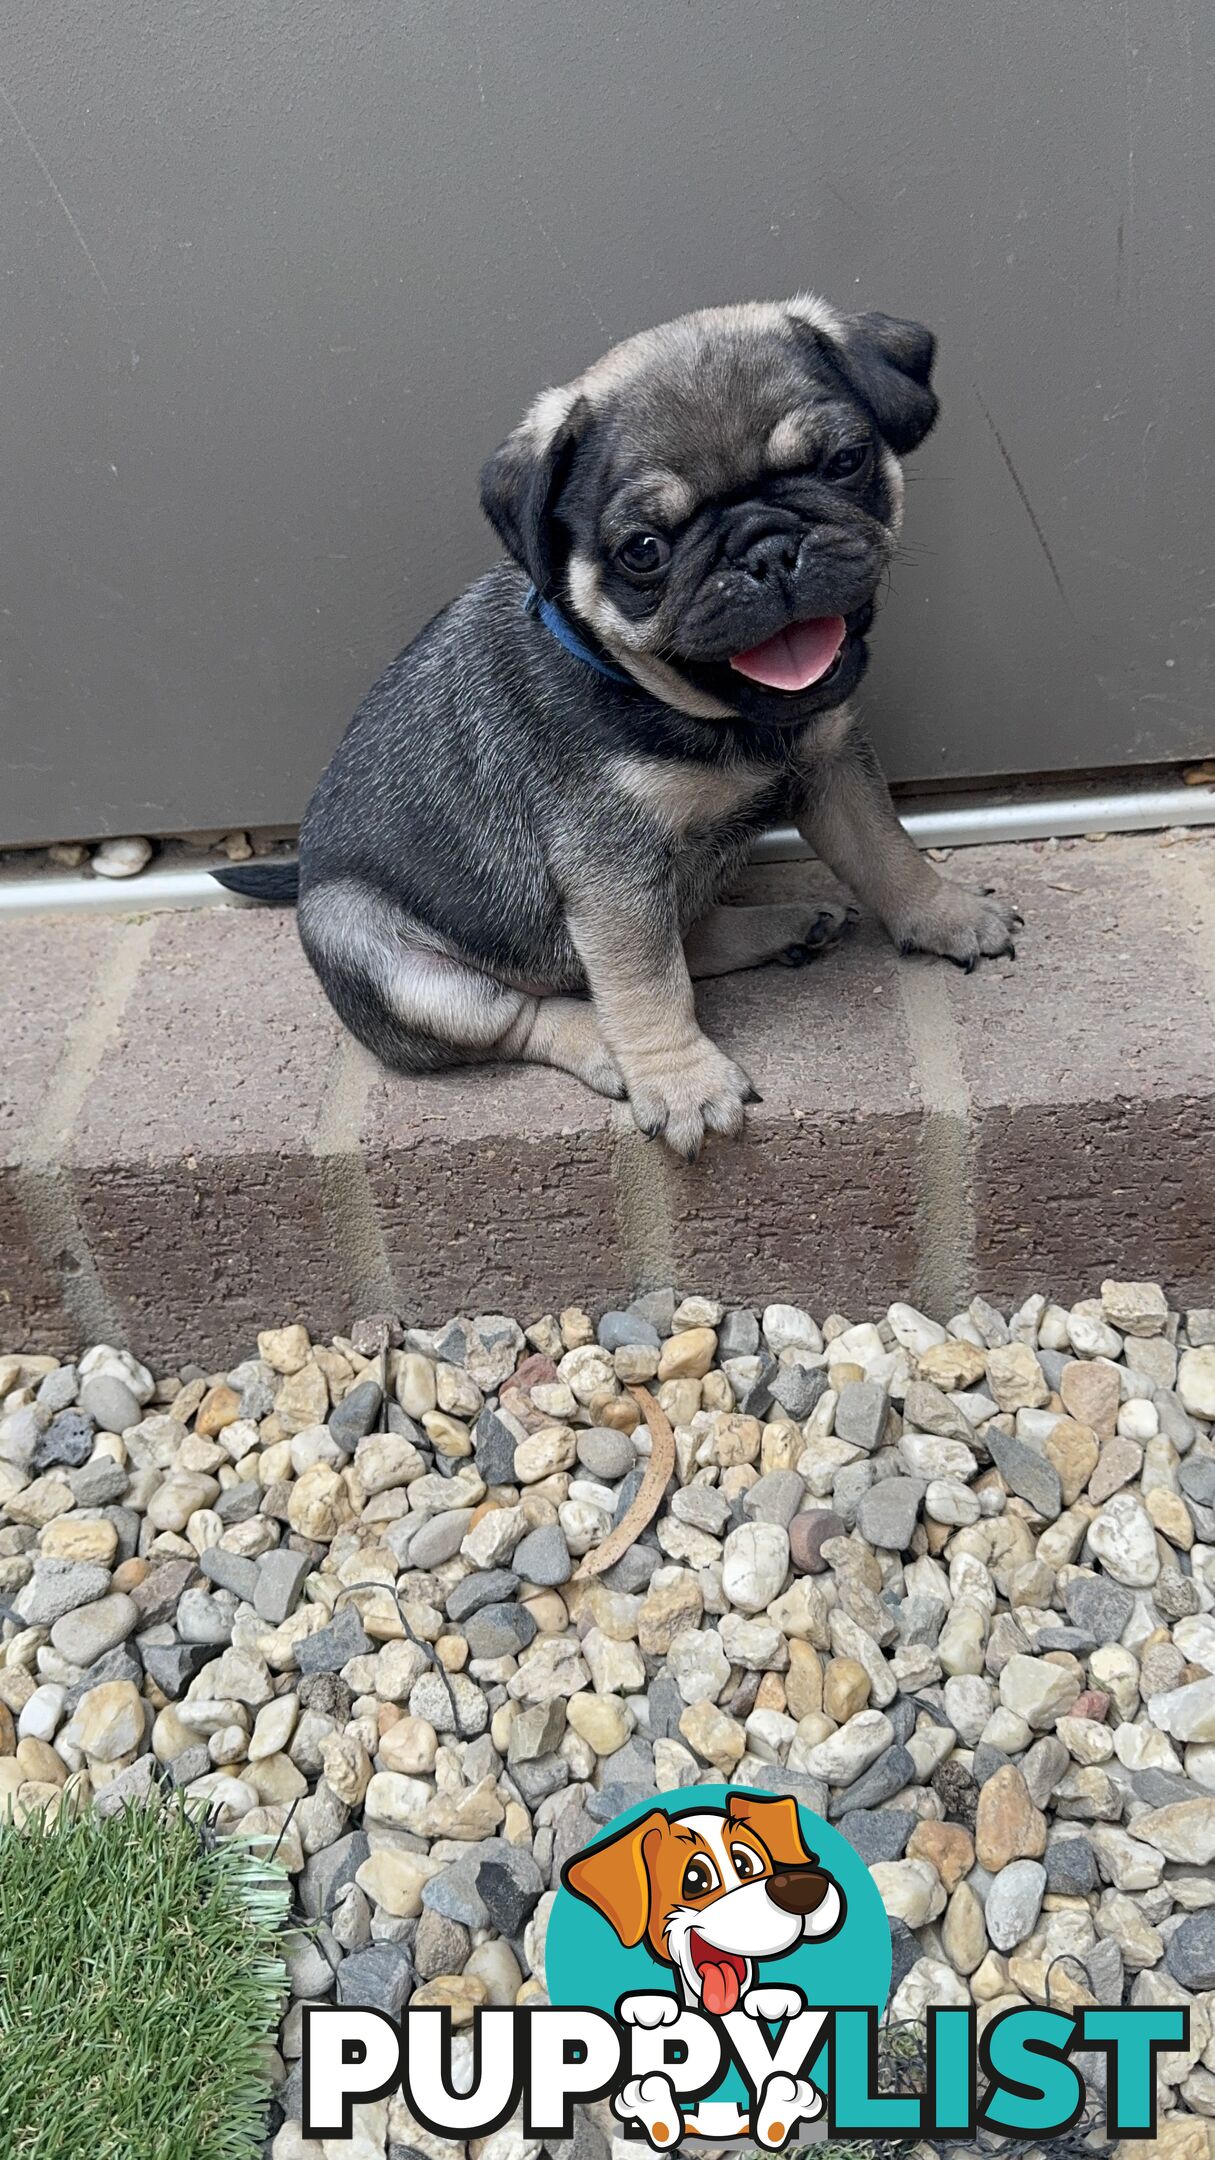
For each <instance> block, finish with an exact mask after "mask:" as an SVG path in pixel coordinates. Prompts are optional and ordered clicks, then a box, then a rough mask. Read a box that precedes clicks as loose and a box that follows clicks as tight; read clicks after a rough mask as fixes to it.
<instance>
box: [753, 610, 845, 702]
mask: <svg viewBox="0 0 1215 2160" xmlns="http://www.w3.org/2000/svg"><path fill="white" fill-rule="evenodd" d="M847 629H848V625H847V623H846V622H845V621H844V618H843V616H842V615H815V616H814V617H813V618H812V619H811V620H810V621H809V622H795V623H787V624H786V626H785V628H784V629H783V630H778V631H777V633H776V636H775V637H770V638H765V639H764V642H763V644H762V645H752V646H751V647H750V649H749V650H748V651H747V652H740V653H735V654H734V655H733V657H732V659H731V661H730V666H731V667H732V668H733V669H734V671H735V674H737V675H745V676H746V677H747V678H748V680H749V681H750V682H757V683H762V684H763V685H764V687H765V689H768V690H808V689H809V688H810V685H811V683H816V682H819V681H820V680H821V679H822V677H823V676H824V675H825V674H826V672H827V670H828V668H829V667H830V665H831V663H832V661H833V660H834V658H835V656H836V654H837V653H838V651H839V649H840V646H841V645H842V644H843V642H844V638H845V636H846V634H847Z"/></svg>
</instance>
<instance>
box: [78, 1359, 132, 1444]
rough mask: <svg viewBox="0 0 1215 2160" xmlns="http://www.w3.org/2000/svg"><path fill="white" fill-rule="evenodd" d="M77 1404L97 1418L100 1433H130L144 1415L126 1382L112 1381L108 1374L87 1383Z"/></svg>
mask: <svg viewBox="0 0 1215 2160" xmlns="http://www.w3.org/2000/svg"><path fill="white" fill-rule="evenodd" d="M76 1401H77V1406H78V1408H80V1409H81V1410H84V1411H85V1412H87V1414H88V1416H89V1417H91V1418H92V1419H94V1421H95V1423H96V1426H97V1430H98V1431H99V1432H113V1433H124V1432H129V1431H130V1430H131V1427H132V1425H138V1423H139V1421H140V1419H141V1418H142V1416H143V1411H142V1409H141V1408H140V1405H139V1399H138V1397H137V1396H136V1395H134V1394H133V1393H132V1391H131V1389H130V1388H129V1387H128V1386H127V1384H126V1381H125V1380H119V1379H117V1378H116V1377H114V1378H111V1376H110V1375H109V1374H108V1373H98V1374H97V1375H96V1377H95V1378H94V1379H92V1380H86V1381H85V1383H84V1386H83V1387H82V1388H81V1390H80V1393H79V1394H78V1396H77V1398H76Z"/></svg>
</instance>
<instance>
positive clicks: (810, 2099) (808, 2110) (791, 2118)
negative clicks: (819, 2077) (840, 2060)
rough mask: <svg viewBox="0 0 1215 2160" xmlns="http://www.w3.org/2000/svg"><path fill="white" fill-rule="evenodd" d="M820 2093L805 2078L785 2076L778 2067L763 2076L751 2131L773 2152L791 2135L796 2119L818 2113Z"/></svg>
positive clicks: (820, 2101) (819, 2112) (802, 2119)
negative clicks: (766, 2075)
mask: <svg viewBox="0 0 1215 2160" xmlns="http://www.w3.org/2000/svg"><path fill="white" fill-rule="evenodd" d="M822 2110H823V2097H822V2094H821V2093H820V2092H817V2091H816V2090H815V2088H814V2086H813V2085H812V2084H811V2083H810V2080H809V2078H795V2077H789V2076H788V2075H787V2073H786V2072H785V2071H783V2070H778V2071H775V2072H774V2073H773V2075H772V2076H771V2077H770V2078H768V2079H766V2080H765V2083H764V2088H763V2091H762V2092H761V2093H760V2096H759V2106H758V2108H757V2109H756V2113H755V2135H756V2138H757V2139H758V2141H759V2143H760V2144H761V2145H766V2146H767V2147H768V2150H769V2151H770V2152H774V2151H776V2150H777V2148H778V2147H779V2146H781V2145H783V2144H784V2143H785V2141H786V2139H788V2138H789V2137H791V2136H792V2134H793V2132H794V2130H795V2129H796V2128H797V2125H798V2123H799V2122H804V2121H805V2120H806V2119H807V2118H808V2117H813V2116H815V2115H821V2113H822Z"/></svg>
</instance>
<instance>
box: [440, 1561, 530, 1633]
mask: <svg viewBox="0 0 1215 2160" xmlns="http://www.w3.org/2000/svg"><path fill="white" fill-rule="evenodd" d="M518 1594H519V1577H518V1576H517V1575H516V1574H515V1573H514V1571H513V1569H511V1568H484V1569H479V1570H477V1571H476V1572H475V1573H473V1574H471V1575H466V1576H465V1577H464V1580H463V1581H462V1582H458V1583H457V1584H456V1586H455V1589H454V1590H449V1591H448V1594H447V1617H448V1619H449V1620H455V1621H457V1622H461V1621H464V1620H470V1619H471V1618H472V1615H473V1614H474V1613H477V1612H481V1611H482V1610H483V1609H484V1607H485V1606H486V1605H509V1604H510V1603H511V1602H512V1601H513V1600H514V1599H515V1598H516V1597H517V1596H518Z"/></svg>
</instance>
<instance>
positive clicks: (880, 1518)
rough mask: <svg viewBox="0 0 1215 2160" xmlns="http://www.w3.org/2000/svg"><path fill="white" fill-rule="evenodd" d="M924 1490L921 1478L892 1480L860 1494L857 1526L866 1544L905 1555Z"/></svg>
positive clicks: (886, 1479)
mask: <svg viewBox="0 0 1215 2160" xmlns="http://www.w3.org/2000/svg"><path fill="white" fill-rule="evenodd" d="M925 1490H926V1488H925V1485H924V1481H923V1479H922V1478H909V1477H892V1478H883V1479H882V1481H881V1483H880V1484H877V1485H871V1486H870V1488H869V1490H868V1492H867V1493H862V1495H861V1498H860V1500H859V1502H858V1504H857V1510H856V1523H857V1528H858V1530H859V1531H860V1533H861V1536H862V1537H863V1538H864V1540H865V1542H866V1544H868V1545H875V1546H877V1547H878V1549H879V1550H880V1551H882V1552H906V1550H907V1547H908V1546H909V1545H910V1543H911V1539H912V1535H913V1532H914V1530H915V1526H916V1519H917V1517H918V1515H919V1512H920V1507H921V1504H922V1502H923V1498H924V1493H925Z"/></svg>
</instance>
